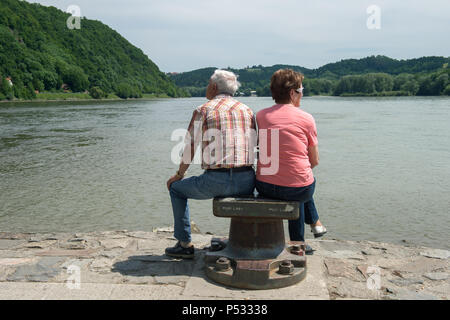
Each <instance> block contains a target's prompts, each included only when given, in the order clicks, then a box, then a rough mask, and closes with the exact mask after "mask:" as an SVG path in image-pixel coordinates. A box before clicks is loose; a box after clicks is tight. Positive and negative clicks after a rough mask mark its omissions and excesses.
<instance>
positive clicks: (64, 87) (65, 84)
mask: <svg viewBox="0 0 450 320" xmlns="http://www.w3.org/2000/svg"><path fill="white" fill-rule="evenodd" d="M61 89H63V90H64V92H69V89H70V87H69V85H68V84H67V83H63V84H62V85H61Z"/></svg>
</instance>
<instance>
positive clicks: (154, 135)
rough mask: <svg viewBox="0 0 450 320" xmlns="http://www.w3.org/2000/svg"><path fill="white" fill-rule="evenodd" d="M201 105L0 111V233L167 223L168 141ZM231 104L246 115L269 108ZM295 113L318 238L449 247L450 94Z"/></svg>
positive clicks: (205, 217)
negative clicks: (309, 172) (302, 122)
mask: <svg viewBox="0 0 450 320" xmlns="http://www.w3.org/2000/svg"><path fill="white" fill-rule="evenodd" d="M205 101H206V100H205V99H202V98H186V99H159V100H158V99H156V100H132V101H108V102H105V101H99V102H92V101H89V102H46V103H41V102H30V103H3V104H0V231H9V232H68V231H71V232H88V231H97V230H123V229H127V230H146V231H147V230H152V228H154V227H161V226H169V225H171V224H172V221H173V219H172V211H171V205H170V199H169V195H168V192H167V189H166V181H167V179H168V178H169V177H170V176H171V175H172V174H173V173H174V172H175V171H176V170H177V166H176V165H175V164H174V163H173V162H172V161H171V151H172V149H173V148H174V147H175V146H176V145H177V144H178V142H177V141H171V135H172V133H173V131H174V130H176V129H184V128H186V127H187V125H188V122H189V120H190V117H191V115H192V111H193V109H194V108H195V107H196V106H197V105H199V104H202V103H204V102H205ZM241 101H243V102H244V103H246V104H248V105H249V106H250V107H251V108H252V109H253V110H255V111H258V110H260V109H262V108H265V107H268V106H271V105H272V104H273V101H272V99H270V98H258V97H245V98H241ZM302 108H303V109H304V110H305V111H307V112H309V113H311V114H312V115H313V116H314V118H315V119H316V123H317V128H318V137H319V152H320V164H319V166H318V167H316V168H315V169H314V174H315V176H316V179H317V184H316V193H315V201H316V206H317V209H318V212H319V216H320V219H321V221H322V223H323V224H324V225H325V226H326V227H327V229H328V234H327V236H326V238H328V239H333V238H338V239H348V240H363V239H364V240H373V241H383V242H393V243H403V244H404V243H407V244H413V245H424V246H430V247H436V248H443V249H449V248H450V241H449V235H450V196H449V195H450V98H448V97H383V98H338V97H306V98H303V100H302ZM200 172H201V169H200V167H199V165H195V166H193V167H192V168H190V169H189V171H188V174H199V173H200ZM190 203H191V219H192V220H193V221H195V223H196V224H197V225H198V227H199V228H200V230H201V231H202V232H207V231H209V232H212V233H214V234H221V235H226V234H227V233H228V227H229V220H228V219H225V218H217V217H214V216H213V215H212V212H211V209H212V201H210V200H204V201H190ZM305 230H306V238H307V239H308V238H311V237H312V234H311V233H310V232H309V228H306V229H305Z"/></svg>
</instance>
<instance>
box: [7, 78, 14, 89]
mask: <svg viewBox="0 0 450 320" xmlns="http://www.w3.org/2000/svg"><path fill="white" fill-rule="evenodd" d="M6 81H8V83H9V85H10V86H11V87H12V86H13V83H12V80H11V77H7V78H6Z"/></svg>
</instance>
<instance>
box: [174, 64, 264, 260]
mask: <svg viewBox="0 0 450 320" xmlns="http://www.w3.org/2000/svg"><path fill="white" fill-rule="evenodd" d="M239 85H240V84H239V82H238V81H237V77H236V75H235V74H234V73H232V72H229V71H225V70H216V71H215V72H214V74H213V75H212V76H211V78H210V80H209V84H208V87H207V88H206V98H207V99H208V100H209V101H208V102H207V103H205V104H203V105H201V106H199V107H197V108H196V109H195V111H194V113H193V115H192V119H191V122H190V124H189V127H188V133H187V135H186V139H185V142H186V145H185V148H184V151H183V157H182V160H181V163H180V167H179V169H178V171H177V172H176V174H175V175H174V176H172V177H171V178H170V179H169V180H168V181H167V188H168V189H169V191H170V198H171V201H172V210H173V216H174V220H175V223H174V236H175V238H176V239H177V240H178V242H177V244H176V245H175V246H174V247H171V248H167V249H166V255H169V256H172V257H177V258H193V257H194V246H193V244H192V243H191V226H190V219H189V206H188V203H187V200H188V199H197V200H200V199H212V198H214V197H218V196H222V197H224V196H238V195H252V194H253V190H254V187H255V172H254V170H253V166H252V165H253V159H254V157H253V149H254V146H255V144H256V131H255V119H254V114H253V111H252V110H251V109H250V108H249V107H247V106H246V105H245V104H243V103H241V102H239V101H237V100H235V99H234V98H233V95H234V93H235V92H236V91H237V89H238V88H239ZM200 142H201V143H202V169H204V170H205V171H204V173H203V174H201V175H200V176H194V177H190V178H187V179H183V177H184V175H185V173H186V170H187V169H188V167H189V164H190V163H191V161H192V159H193V158H194V154H195V150H196V148H197V146H198V145H199V144H200Z"/></svg>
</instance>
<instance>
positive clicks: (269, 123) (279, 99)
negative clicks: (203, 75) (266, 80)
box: [256, 69, 327, 251]
mask: <svg viewBox="0 0 450 320" xmlns="http://www.w3.org/2000/svg"><path fill="white" fill-rule="evenodd" d="M302 81H303V75H302V74H300V73H298V72H295V71H293V70H291V69H282V70H278V71H276V72H275V73H274V74H273V75H272V79H271V83H270V90H271V92H272V98H273V99H274V100H275V102H276V104H275V105H274V106H272V107H270V108H267V109H263V110H261V111H260V112H258V114H257V115H256V122H257V124H258V130H259V158H258V169H257V173H256V189H257V190H258V192H259V194H260V195H261V196H263V197H267V198H273V199H281V200H296V201H299V202H300V215H299V218H298V219H297V220H289V236H290V239H291V241H305V239H304V234H305V227H304V223H305V222H306V223H307V224H310V225H311V231H312V232H313V233H314V237H315V238H317V237H321V236H323V235H324V234H325V233H326V232H327V231H326V228H325V227H324V226H323V225H322V224H321V223H320V221H319V216H318V214H317V210H316V207H315V205H314V200H313V194H314V188H315V184H316V182H315V178H314V176H313V172H312V168H314V167H315V166H317V165H318V164H319V149H318V145H317V143H318V141H317V130H316V124H315V121H314V118H313V117H312V116H311V115H310V114H309V113H306V112H305V111H302V110H301V109H300V108H299V107H300V100H301V98H302V96H303V86H302ZM277 138H278V139H277ZM264 140H267V141H264ZM307 251H308V250H307ZM311 251H312V249H311Z"/></svg>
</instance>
